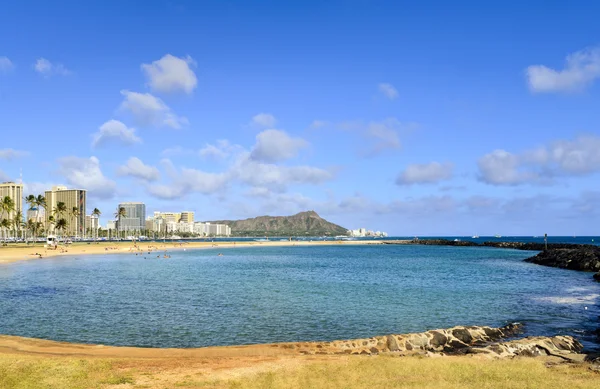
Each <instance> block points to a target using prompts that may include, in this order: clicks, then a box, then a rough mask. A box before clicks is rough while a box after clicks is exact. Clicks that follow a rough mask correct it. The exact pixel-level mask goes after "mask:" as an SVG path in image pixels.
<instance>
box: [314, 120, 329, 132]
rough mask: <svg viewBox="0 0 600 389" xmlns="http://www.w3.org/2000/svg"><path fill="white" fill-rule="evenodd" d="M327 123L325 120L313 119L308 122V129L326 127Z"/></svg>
mask: <svg viewBox="0 0 600 389" xmlns="http://www.w3.org/2000/svg"><path fill="white" fill-rule="evenodd" d="M328 124H329V122H327V121H325V120H313V122H312V123H311V124H310V129H312V130H317V129H319V128H323V127H326V126H327V125H328Z"/></svg>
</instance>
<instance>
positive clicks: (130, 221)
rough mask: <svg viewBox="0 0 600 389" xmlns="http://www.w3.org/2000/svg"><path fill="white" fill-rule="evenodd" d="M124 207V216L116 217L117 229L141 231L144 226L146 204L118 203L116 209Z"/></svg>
mask: <svg viewBox="0 0 600 389" xmlns="http://www.w3.org/2000/svg"><path fill="white" fill-rule="evenodd" d="M121 208H125V216H120V217H119V218H118V219H117V230H119V231H143V230H144V229H145V228H146V204H144V203H137V202H129V203H120V204H119V207H118V208H117V211H118V210H119V209H121Z"/></svg>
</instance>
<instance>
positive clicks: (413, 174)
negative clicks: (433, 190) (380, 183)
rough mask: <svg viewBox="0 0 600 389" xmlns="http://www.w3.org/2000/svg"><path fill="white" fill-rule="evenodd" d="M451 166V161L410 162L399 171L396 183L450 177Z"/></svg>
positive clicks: (441, 179) (422, 182)
mask: <svg viewBox="0 0 600 389" xmlns="http://www.w3.org/2000/svg"><path fill="white" fill-rule="evenodd" d="M453 168H454V167H453V165H452V164H451V163H439V162H430V163H425V164H411V165H408V166H407V168H406V169H405V170H404V171H403V172H401V173H400V175H399V176H398V178H397V179H396V183H397V184H398V185H411V184H428V183H429V184H430V183H437V182H440V181H443V180H447V179H449V178H451V177H452V170H453Z"/></svg>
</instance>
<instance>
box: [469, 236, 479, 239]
mask: <svg viewBox="0 0 600 389" xmlns="http://www.w3.org/2000/svg"><path fill="white" fill-rule="evenodd" d="M471 238H473V239H479V235H473V236H472V237H471Z"/></svg>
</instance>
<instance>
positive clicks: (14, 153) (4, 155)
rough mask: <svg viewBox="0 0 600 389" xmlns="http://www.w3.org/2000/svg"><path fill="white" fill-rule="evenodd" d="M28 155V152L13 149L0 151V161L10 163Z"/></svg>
mask: <svg viewBox="0 0 600 389" xmlns="http://www.w3.org/2000/svg"><path fill="white" fill-rule="evenodd" d="M28 155H29V152H28V151H23V150H15V149H0V159H4V160H6V161H12V160H13V159H17V158H22V157H26V156H28Z"/></svg>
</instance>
